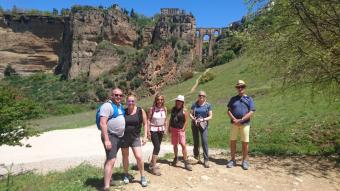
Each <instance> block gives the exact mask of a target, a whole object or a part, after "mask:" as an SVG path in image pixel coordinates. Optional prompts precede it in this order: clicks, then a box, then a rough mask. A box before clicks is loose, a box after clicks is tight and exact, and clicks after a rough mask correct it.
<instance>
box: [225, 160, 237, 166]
mask: <svg viewBox="0 0 340 191" xmlns="http://www.w3.org/2000/svg"><path fill="white" fill-rule="evenodd" d="M235 166H236V161H235V160H230V161H228V163H227V168H233V167H235Z"/></svg>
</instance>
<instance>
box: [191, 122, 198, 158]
mask: <svg viewBox="0 0 340 191" xmlns="http://www.w3.org/2000/svg"><path fill="white" fill-rule="evenodd" d="M191 130H192V139H193V141H194V157H195V158H197V159H198V157H199V132H198V128H197V127H196V126H194V125H192V126H191Z"/></svg>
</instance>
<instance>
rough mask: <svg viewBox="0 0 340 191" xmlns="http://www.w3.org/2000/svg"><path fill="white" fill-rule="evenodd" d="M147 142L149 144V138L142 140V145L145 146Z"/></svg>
mask: <svg viewBox="0 0 340 191" xmlns="http://www.w3.org/2000/svg"><path fill="white" fill-rule="evenodd" d="M147 142H148V138H147V137H144V138H143V139H142V145H143V146H144V145H145V144H146V143H147Z"/></svg>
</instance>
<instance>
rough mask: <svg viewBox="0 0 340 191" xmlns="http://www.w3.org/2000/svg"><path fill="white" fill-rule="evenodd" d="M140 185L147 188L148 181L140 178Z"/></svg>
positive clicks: (143, 177)
mask: <svg viewBox="0 0 340 191" xmlns="http://www.w3.org/2000/svg"><path fill="white" fill-rule="evenodd" d="M140 183H141V185H142V187H147V186H148V181H146V178H145V176H142V177H141V178H140Z"/></svg>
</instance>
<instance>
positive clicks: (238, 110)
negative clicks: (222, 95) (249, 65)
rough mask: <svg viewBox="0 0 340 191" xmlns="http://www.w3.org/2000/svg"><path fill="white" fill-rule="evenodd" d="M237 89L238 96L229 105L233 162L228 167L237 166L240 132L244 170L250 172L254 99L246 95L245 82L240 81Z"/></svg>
mask: <svg viewBox="0 0 340 191" xmlns="http://www.w3.org/2000/svg"><path fill="white" fill-rule="evenodd" d="M235 88H236V89H237V93H238V95H236V96H234V97H232V98H231V99H230V100H229V103H228V116H229V117H230V120H231V124H232V127H231V131H230V153H231V160H230V161H228V164H227V167H228V168H232V167H234V166H236V160H235V153H236V140H237V134H238V132H240V135H241V141H242V155H243V158H242V168H243V169H244V170H248V168H249V162H248V146H249V129H250V118H251V117H252V115H253V113H254V112H255V105H254V101H253V99H252V98H251V97H250V96H247V95H246V94H245V89H246V83H245V82H244V81H243V80H238V81H237V83H236V86H235Z"/></svg>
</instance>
